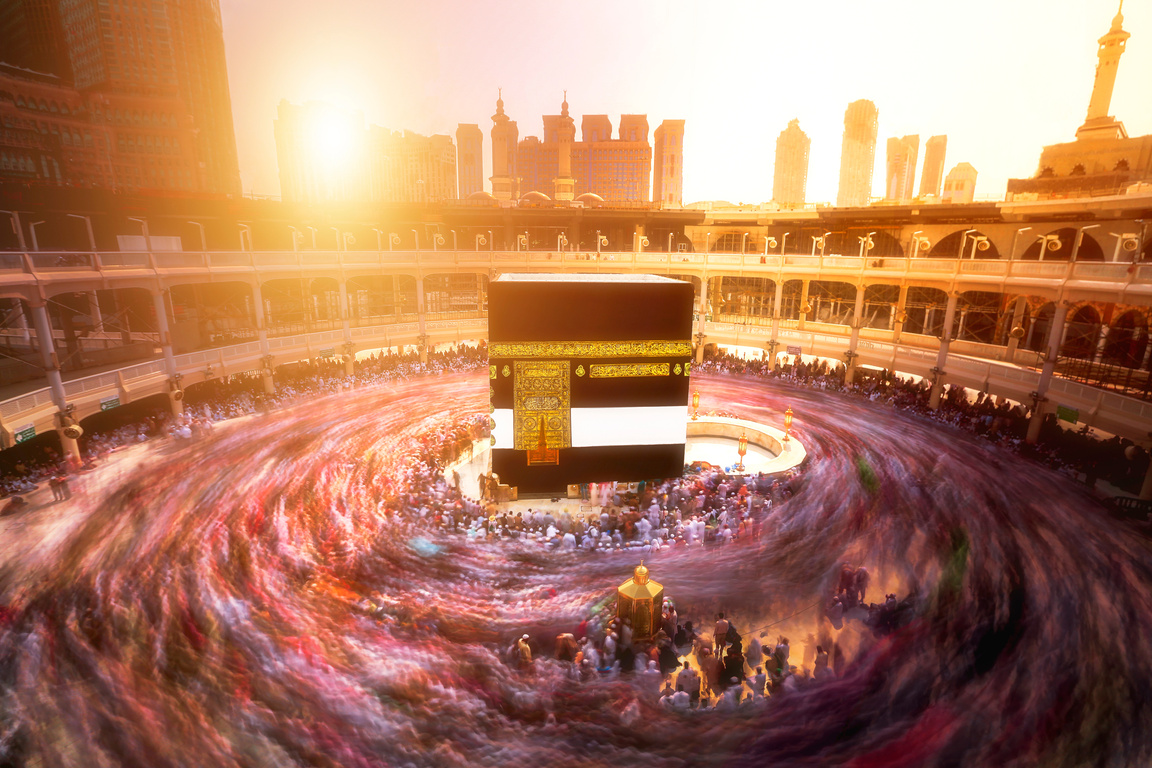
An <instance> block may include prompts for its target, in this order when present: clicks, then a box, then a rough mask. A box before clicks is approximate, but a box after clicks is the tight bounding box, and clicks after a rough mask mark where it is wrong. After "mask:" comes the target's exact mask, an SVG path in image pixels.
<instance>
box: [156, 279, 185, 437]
mask: <svg viewBox="0 0 1152 768" xmlns="http://www.w3.org/2000/svg"><path fill="white" fill-rule="evenodd" d="M150 293H151V294H152V303H153V305H154V306H155V307H156V328H157V330H158V331H159V332H160V348H161V349H162V350H163V351H164V370H165V371H166V372H167V373H168V381H169V382H170V386H169V388H168V406H169V407H170V408H171V409H172V415H174V416H179V415H180V414H182V413H184V402H183V400H177V399H176V398H175V397H174V396H173V394H174V393H175V390H176V356H175V355H174V354H173V353H172V333H171V332H170V330H169V327H168V306H167V305H168V302H166V301H165V300H164V291H163V290H161V289H156V290H153V291H150Z"/></svg>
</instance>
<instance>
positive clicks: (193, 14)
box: [152, 0, 240, 195]
mask: <svg viewBox="0 0 1152 768" xmlns="http://www.w3.org/2000/svg"><path fill="white" fill-rule="evenodd" d="M152 5H153V12H155V6H156V3H155V2H153V3H152ZM168 8H169V23H170V24H171V25H172V53H173V60H174V65H175V66H174V69H175V74H176V90H177V93H178V95H179V97H180V100H181V101H183V102H184V104H185V105H186V106H187V108H188V115H189V117H190V118H191V123H192V130H193V132H194V134H195V153H196V160H197V161H198V162H199V164H200V173H201V178H202V184H203V189H204V191H205V192H213V193H216V194H233V195H239V194H240V165H239V162H238V161H237V159H236V130H235V127H234V126H233V124H232V96H231V93H230V92H229V90H228V67H227V64H226V60H225V56H224V25H223V22H222V21H221V19H220V4H219V0H169V4H168Z"/></svg>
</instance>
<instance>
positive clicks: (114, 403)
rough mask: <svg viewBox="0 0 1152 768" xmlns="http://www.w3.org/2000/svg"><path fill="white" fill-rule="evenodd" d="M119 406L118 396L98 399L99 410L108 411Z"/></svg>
mask: <svg viewBox="0 0 1152 768" xmlns="http://www.w3.org/2000/svg"><path fill="white" fill-rule="evenodd" d="M119 406H120V395H112V396H111V397H102V398H100V410H102V411H110V410H112V409H113V408H118V407H119Z"/></svg>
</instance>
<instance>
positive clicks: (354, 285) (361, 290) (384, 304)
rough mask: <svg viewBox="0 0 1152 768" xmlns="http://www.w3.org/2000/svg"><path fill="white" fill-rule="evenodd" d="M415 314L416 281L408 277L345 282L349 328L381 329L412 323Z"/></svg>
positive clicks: (361, 278) (367, 277) (371, 277)
mask: <svg viewBox="0 0 1152 768" xmlns="http://www.w3.org/2000/svg"><path fill="white" fill-rule="evenodd" d="M416 311H417V304H416V278H415V277H412V276H411V275H359V276H357V277H350V278H348V314H349V322H350V323H351V324H352V325H355V326H365V325H382V324H384V323H388V322H396V321H399V320H406V319H415V317H416Z"/></svg>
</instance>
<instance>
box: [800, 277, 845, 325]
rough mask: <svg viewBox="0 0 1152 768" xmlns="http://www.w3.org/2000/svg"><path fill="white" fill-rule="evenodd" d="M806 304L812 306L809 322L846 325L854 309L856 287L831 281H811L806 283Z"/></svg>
mask: <svg viewBox="0 0 1152 768" xmlns="http://www.w3.org/2000/svg"><path fill="white" fill-rule="evenodd" d="M808 303H809V304H811V305H812V312H811V313H810V314H809V315H808V319H809V320H812V321H813V322H817V323H832V324H834V325H848V324H850V323H851V322H852V313H853V312H854V311H855V308H856V286H854V285H852V284H851V283H841V282H836V281H832V280H812V281H811V282H809V283H808Z"/></svg>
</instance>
